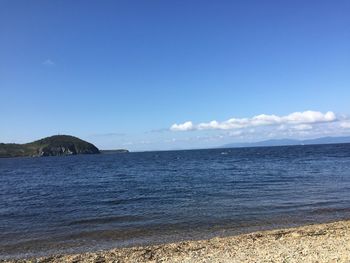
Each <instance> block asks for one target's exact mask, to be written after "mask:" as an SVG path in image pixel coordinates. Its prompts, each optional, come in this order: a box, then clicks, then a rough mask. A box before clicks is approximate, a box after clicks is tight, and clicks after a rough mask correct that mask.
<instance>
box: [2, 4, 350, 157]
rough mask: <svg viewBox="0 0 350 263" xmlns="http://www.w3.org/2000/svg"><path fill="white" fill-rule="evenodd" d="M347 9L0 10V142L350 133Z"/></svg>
mask: <svg viewBox="0 0 350 263" xmlns="http://www.w3.org/2000/svg"><path fill="white" fill-rule="evenodd" d="M349 14H350V1H348V0H344V1H341V0H336V1H331V0H329V1H322V0H306V1H305V0H293V1H279V0H276V1H271V0H266V1H260V0H256V1H253V0H245V1H238V0H237V1H220V0H219V1H206V0H188V1H185V0H178V1H164V0H154V1H153V0H152V1H149V0H144V1H136V0H135V1H127V0H125V1H123V0H120V1H108V0H104V1H97V0H96V1H93V0H89V1H68V0H67V1H66V0H59V1H58V0H57V1H46V0H45V1H37V0H31V1H24V0H23V1H18V0H0V120H1V121H0V142H16V143H24V142H29V141H32V140H36V139H39V138H42V137H46V136H49V135H55V134H70V135H74V136H77V137H80V138H82V139H84V140H88V141H89V142H92V143H94V144H95V145H96V146H97V147H99V148H100V149H115V148H126V149H129V150H132V151H144V150H172V149H190V148H207V147H217V146H221V145H224V144H226V143H234V142H253V141H259V140H265V139H274V138H276V139H277V138H299V139H305V138H317V137H322V136H345V135H350V118H349V117H350V106H349V105H350V103H349V101H350V15H349Z"/></svg>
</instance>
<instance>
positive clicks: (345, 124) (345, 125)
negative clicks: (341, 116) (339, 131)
mask: <svg viewBox="0 0 350 263" xmlns="http://www.w3.org/2000/svg"><path fill="white" fill-rule="evenodd" d="M340 127H342V128H344V129H350V121H343V122H341V123H340Z"/></svg>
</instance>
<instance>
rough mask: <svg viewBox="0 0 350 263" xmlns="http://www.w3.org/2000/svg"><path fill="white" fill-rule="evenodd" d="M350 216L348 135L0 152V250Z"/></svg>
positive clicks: (11, 252)
mask: <svg viewBox="0 0 350 263" xmlns="http://www.w3.org/2000/svg"><path fill="white" fill-rule="evenodd" d="M340 219H350V144H337V145H314V146H285V147H260V148H239V149H238V148H237V149H210V150H191V151H169V152H142V153H126V154H101V155H80V156H68V157H44V158H10V159H0V258H8V257H24V256H37V255H45V254H50V253H59V252H80V251H86V250H91V249H103V248H110V247H117V246H131V245H137V244H146V243H147V244H149V243H161V242H168V241H175V240H183V239H200V238H207V237H212V236H217V235H220V236H222V235H231V234H238V233H244V232H249V231H254V230H258V229H271V228H277V227H288V226H295V225H302V224H309V223H318V222H328V221H335V220H340Z"/></svg>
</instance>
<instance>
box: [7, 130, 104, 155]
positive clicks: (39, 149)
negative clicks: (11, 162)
mask: <svg viewBox="0 0 350 263" xmlns="http://www.w3.org/2000/svg"><path fill="white" fill-rule="evenodd" d="M97 153H100V151H99V149H97V148H96V147H95V146H94V145H93V144H91V143H89V142H86V141H83V140H81V139H79V138H77V137H74V136H69V135H55V136H51V137H47V138H44V139H41V140H38V141H34V142H30V143H25V144H16V143H0V157H24V156H32V157H36V156H61V155H76V154H97Z"/></svg>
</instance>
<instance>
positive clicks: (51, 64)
mask: <svg viewBox="0 0 350 263" xmlns="http://www.w3.org/2000/svg"><path fill="white" fill-rule="evenodd" d="M43 65H44V66H48V67H50V66H54V65H55V62H53V61H52V60H51V59H49V58H48V59H46V60H45V61H43Z"/></svg>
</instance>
